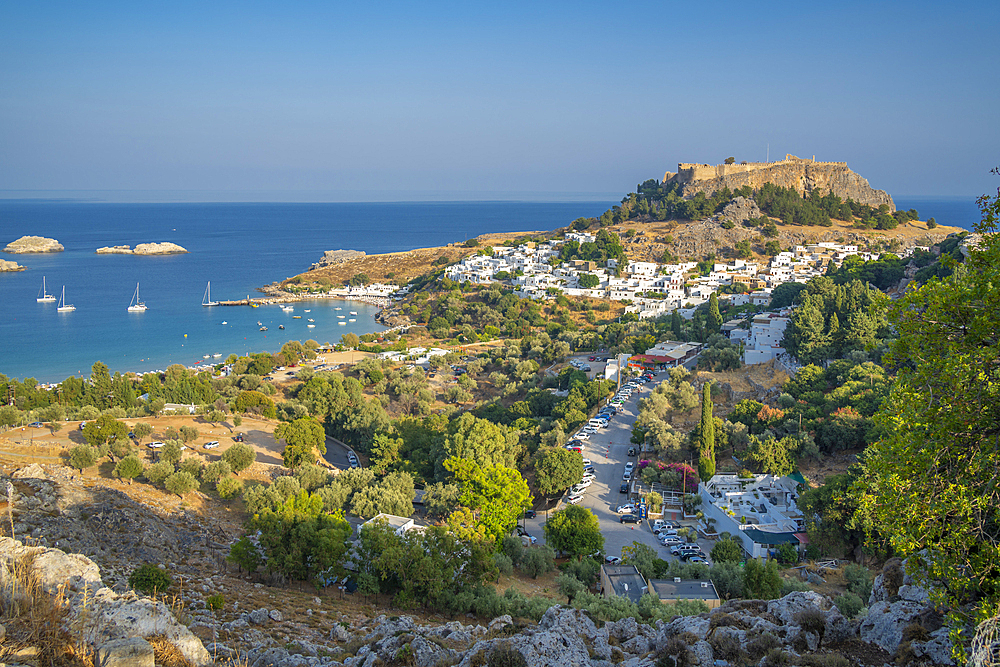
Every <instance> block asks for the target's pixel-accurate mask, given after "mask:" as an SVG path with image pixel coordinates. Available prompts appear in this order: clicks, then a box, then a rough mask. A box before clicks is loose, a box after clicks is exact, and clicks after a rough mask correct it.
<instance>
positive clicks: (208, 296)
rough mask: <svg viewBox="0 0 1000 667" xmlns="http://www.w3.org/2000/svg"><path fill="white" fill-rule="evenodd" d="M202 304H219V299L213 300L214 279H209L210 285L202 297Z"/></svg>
mask: <svg viewBox="0 0 1000 667" xmlns="http://www.w3.org/2000/svg"><path fill="white" fill-rule="evenodd" d="M201 305H203V306H218V305H219V302H218V301H212V281H211V280H209V281H208V286H207V287H205V296H203V297H201Z"/></svg>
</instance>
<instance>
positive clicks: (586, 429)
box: [577, 426, 597, 438]
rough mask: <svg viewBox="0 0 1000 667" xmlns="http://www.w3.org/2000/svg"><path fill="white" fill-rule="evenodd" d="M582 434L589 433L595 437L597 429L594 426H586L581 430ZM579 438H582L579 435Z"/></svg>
mask: <svg viewBox="0 0 1000 667" xmlns="http://www.w3.org/2000/svg"><path fill="white" fill-rule="evenodd" d="M580 433H589V434H590V435H594V434H595V433H597V429H596V428H594V427H593V426H584V427H583V428H581V429H580ZM577 437H578V438H579V437H580V436H579V435H578V436H577Z"/></svg>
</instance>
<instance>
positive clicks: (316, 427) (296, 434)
mask: <svg viewBox="0 0 1000 667" xmlns="http://www.w3.org/2000/svg"><path fill="white" fill-rule="evenodd" d="M274 437H275V438H279V439H283V440H284V441H285V443H286V444H285V449H284V451H283V452H282V459H283V461H284V464H285V467H286V468H292V469H295V468H298V467H299V466H301V465H304V464H314V463H316V458H317V456H318V455H322V454H326V434H325V433H324V432H323V426H322V425H321V424H320V423H319V422H318V421H316V420H315V419H313V418H311V417H304V418H302V419H296V420H295V421H291V422H282V423H281V424H278V426H277V427H276V428H275V429H274Z"/></svg>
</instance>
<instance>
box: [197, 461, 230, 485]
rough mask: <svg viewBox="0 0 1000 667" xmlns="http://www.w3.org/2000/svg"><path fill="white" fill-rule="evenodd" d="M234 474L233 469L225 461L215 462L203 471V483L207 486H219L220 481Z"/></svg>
mask: <svg viewBox="0 0 1000 667" xmlns="http://www.w3.org/2000/svg"><path fill="white" fill-rule="evenodd" d="M232 472H233V470H232V468H230V467H229V464H228V463H226V462H225V461H214V462H212V463H209V464H208V465H207V466H205V468H204V469H203V470H202V471H201V481H203V482H205V483H206V484H218V482H219V480H220V479H223V478H224V477H229V475H231V474H232Z"/></svg>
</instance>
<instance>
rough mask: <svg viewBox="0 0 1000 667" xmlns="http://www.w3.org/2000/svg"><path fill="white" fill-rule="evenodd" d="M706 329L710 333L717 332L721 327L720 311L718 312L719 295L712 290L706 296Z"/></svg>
mask: <svg viewBox="0 0 1000 667" xmlns="http://www.w3.org/2000/svg"><path fill="white" fill-rule="evenodd" d="M706 324H707V326H708V330H709V332H711V333H719V331H720V330H721V329H722V313H720V312H719V295H718V294H716V293H715V292H712V296H710V297H708V321H707V323H706Z"/></svg>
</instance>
